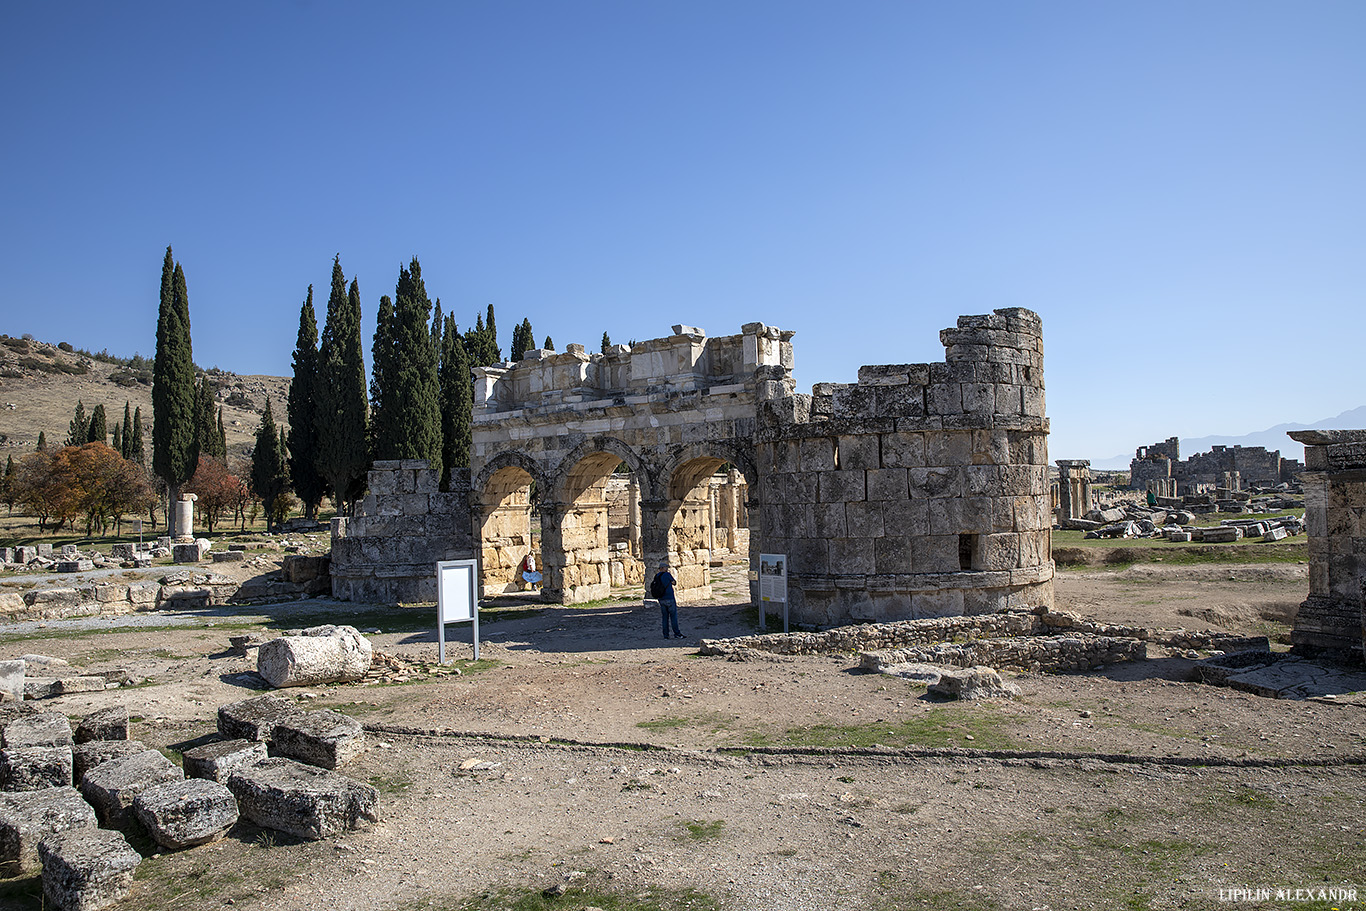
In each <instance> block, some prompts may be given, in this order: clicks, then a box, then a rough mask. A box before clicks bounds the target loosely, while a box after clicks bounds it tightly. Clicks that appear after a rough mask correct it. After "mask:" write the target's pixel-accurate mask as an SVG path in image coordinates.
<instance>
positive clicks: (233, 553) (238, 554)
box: [213, 550, 247, 563]
mask: <svg viewBox="0 0 1366 911" xmlns="http://www.w3.org/2000/svg"><path fill="white" fill-rule="evenodd" d="M246 559H247V554H246V551H242V550H218V551H214V552H213V562H215V563H244V562H246Z"/></svg>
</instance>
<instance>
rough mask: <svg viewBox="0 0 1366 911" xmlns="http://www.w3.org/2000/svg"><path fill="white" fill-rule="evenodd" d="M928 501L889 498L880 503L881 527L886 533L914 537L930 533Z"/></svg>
mask: <svg viewBox="0 0 1366 911" xmlns="http://www.w3.org/2000/svg"><path fill="white" fill-rule="evenodd" d="M929 508H930V507H929V501H928V500H923V499H916V500H901V501H896V500H889V501H887V502H885V503H883V504H882V528H883V532H884V533H885V534H888V535H901V536H906V537H915V536H917V535H927V534H929V533H930V518H929Z"/></svg>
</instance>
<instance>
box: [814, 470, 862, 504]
mask: <svg viewBox="0 0 1366 911" xmlns="http://www.w3.org/2000/svg"><path fill="white" fill-rule="evenodd" d="M867 475H868V473H867V472H866V471H862V470H855V471H822V472H821V473H820V477H819V482H818V483H819V485H820V486H819V501H820V502H821V503H853V502H858V501H861V500H866V499H867Z"/></svg>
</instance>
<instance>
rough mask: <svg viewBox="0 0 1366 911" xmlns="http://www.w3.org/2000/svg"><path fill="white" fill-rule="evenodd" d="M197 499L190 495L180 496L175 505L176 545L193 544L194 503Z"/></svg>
mask: <svg viewBox="0 0 1366 911" xmlns="http://www.w3.org/2000/svg"><path fill="white" fill-rule="evenodd" d="M197 499H199V498H198V497H197V496H195V495H194V494H192V493H187V494H182V495H181V497H180V499H179V500H177V501H176V504H175V528H176V532H175V533H176V543H179V544H189V543H193V542H194V502H195V500H197Z"/></svg>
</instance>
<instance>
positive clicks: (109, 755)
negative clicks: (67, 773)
mask: <svg viewBox="0 0 1366 911" xmlns="http://www.w3.org/2000/svg"><path fill="white" fill-rule="evenodd" d="M146 749H147V745H146V744H145V743H143V742H142V741H141V740H91V741H90V742H88V743H78V744H76V746H75V747H73V748H72V750H71V780H72V781H74V782H75V783H76V785H77V786H79V785H80V783H81V779H82V778H84V777H85V773H86V772H89V771H90V770H91V769H93V768H95V767H96V766H99V765H103V764H104V763H106V762H112V761H113V760H115V759H126V758H128V757H129V756H132V755H134V754H135V753H141V752H144V751H145V750H146Z"/></svg>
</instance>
